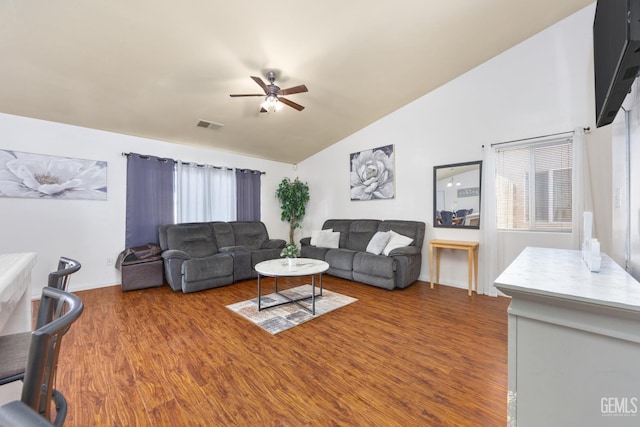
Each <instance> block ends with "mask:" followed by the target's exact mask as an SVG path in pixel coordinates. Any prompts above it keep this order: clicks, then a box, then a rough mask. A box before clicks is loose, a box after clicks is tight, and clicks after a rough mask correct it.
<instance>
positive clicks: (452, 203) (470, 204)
mask: <svg viewBox="0 0 640 427" xmlns="http://www.w3.org/2000/svg"><path fill="white" fill-rule="evenodd" d="M481 177H482V161H476V162H467V163H454V164H451V165H442V166H434V167H433V226H434V227H448V228H475V229H479V228H480V194H481V192H480V187H481V186H480V183H481V181H482V180H481Z"/></svg>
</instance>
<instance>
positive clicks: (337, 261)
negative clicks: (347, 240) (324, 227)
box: [324, 249, 356, 271]
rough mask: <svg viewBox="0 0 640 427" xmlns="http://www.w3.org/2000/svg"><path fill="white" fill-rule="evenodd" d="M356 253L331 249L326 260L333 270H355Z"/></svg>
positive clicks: (326, 255) (325, 257)
mask: <svg viewBox="0 0 640 427" xmlns="http://www.w3.org/2000/svg"><path fill="white" fill-rule="evenodd" d="M355 254H356V251H351V250H349V249H329V250H328V251H327V253H326V254H325V256H324V260H325V261H326V262H328V263H329V265H330V266H331V268H333V269H338V270H349V271H351V270H353V257H354V256H355Z"/></svg>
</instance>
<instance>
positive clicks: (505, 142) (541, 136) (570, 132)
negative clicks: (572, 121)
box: [482, 127, 591, 148]
mask: <svg viewBox="0 0 640 427" xmlns="http://www.w3.org/2000/svg"><path fill="white" fill-rule="evenodd" d="M582 130H583V131H584V132H585V133H587V132H589V131H590V130H591V128H590V127H585V128H582ZM574 133H575V131H573V130H570V131H566V132H558V133H550V134H548V135H540V136H532V137H530V138H522V139H514V140H513V141H503V142H495V143H493V144H491V147H495V146H496V145H503V144H512V143H515V142H525V141H531V140H533V139H540V138H550V137H552V136H560V135H567V134H572V135H573V134H574ZM482 148H484V144H483V145H482Z"/></svg>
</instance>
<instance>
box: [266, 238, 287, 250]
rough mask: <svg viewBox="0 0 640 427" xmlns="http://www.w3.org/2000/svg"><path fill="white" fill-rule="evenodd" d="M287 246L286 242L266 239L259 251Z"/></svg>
mask: <svg viewBox="0 0 640 427" xmlns="http://www.w3.org/2000/svg"><path fill="white" fill-rule="evenodd" d="M286 245H287V242H286V241H285V240H282V239H268V240H265V241H264V242H262V245H261V246H260V249H282V248H284V247H285V246H286Z"/></svg>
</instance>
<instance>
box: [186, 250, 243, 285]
mask: <svg viewBox="0 0 640 427" xmlns="http://www.w3.org/2000/svg"><path fill="white" fill-rule="evenodd" d="M182 274H183V276H184V281H185V282H196V281H199V280H206V279H213V278H216V277H226V276H231V277H233V258H232V257H231V255H229V254H216V255H213V256H210V257H207V258H198V259H190V260H188V261H185V262H184V264H182Z"/></svg>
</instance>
